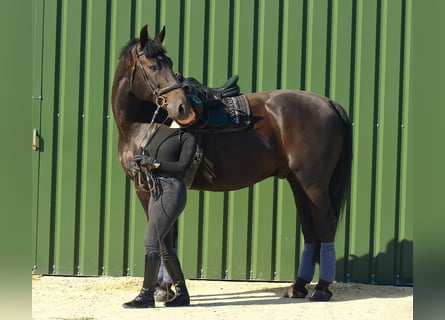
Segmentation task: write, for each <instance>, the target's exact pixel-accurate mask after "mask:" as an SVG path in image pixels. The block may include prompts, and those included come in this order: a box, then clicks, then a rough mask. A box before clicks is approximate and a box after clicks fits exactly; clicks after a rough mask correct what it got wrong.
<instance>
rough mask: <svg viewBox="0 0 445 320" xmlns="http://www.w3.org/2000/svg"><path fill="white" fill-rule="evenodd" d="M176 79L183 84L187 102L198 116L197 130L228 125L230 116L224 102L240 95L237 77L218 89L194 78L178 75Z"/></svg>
mask: <svg viewBox="0 0 445 320" xmlns="http://www.w3.org/2000/svg"><path fill="white" fill-rule="evenodd" d="M176 77H177V78H178V80H179V81H181V82H182V83H183V88H184V90H185V93H186V95H187V100H188V102H189V103H190V104H191V105H192V106H193V108H194V109H195V112H196V114H197V116H198V120H197V121H196V123H194V125H193V126H194V127H195V128H197V129H202V128H204V127H214V128H215V127H221V126H223V125H224V124H225V123H226V121H227V119H228V116H227V114H226V111H225V104H224V103H223V101H222V100H223V99H224V98H228V97H235V96H239V95H240V87H239V86H238V76H237V75H234V76H232V77H231V78H229V79H228V80H227V81H226V83H225V84H224V85H223V86H221V87H217V88H209V87H206V86H204V85H203V84H202V83H200V82H199V81H198V80H196V79H195V78H193V77H189V78H184V77H183V76H182V75H181V74H177V75H176Z"/></svg>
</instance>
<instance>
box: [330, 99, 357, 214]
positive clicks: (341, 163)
mask: <svg viewBox="0 0 445 320" xmlns="http://www.w3.org/2000/svg"><path fill="white" fill-rule="evenodd" d="M331 104H332V106H333V107H334V109H335V111H336V112H337V114H338V115H339V116H340V118H341V119H342V122H343V146H342V150H341V153H340V157H339V158H338V161H337V164H336V166H335V169H334V173H333V174H332V177H331V181H330V183H329V196H330V198H331V205H332V209H333V210H334V214H335V215H336V216H337V218H338V217H339V216H340V214H341V212H342V210H341V209H342V207H343V206H344V204H345V201H346V197H347V195H348V193H349V188H350V184H351V169H352V123H351V121H350V120H349V117H348V115H347V114H346V111H345V109H344V108H343V107H342V106H341V105H339V104H338V103H337V102H335V101H332V100H331Z"/></svg>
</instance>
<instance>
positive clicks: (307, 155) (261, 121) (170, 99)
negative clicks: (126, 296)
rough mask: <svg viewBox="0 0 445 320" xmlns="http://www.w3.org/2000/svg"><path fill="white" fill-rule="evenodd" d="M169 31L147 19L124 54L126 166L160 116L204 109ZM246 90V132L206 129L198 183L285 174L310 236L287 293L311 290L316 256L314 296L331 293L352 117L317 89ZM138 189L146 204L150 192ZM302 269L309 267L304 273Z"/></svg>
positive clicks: (229, 185) (199, 186)
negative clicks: (167, 42)
mask: <svg viewBox="0 0 445 320" xmlns="http://www.w3.org/2000/svg"><path fill="white" fill-rule="evenodd" d="M164 36H165V28H163V29H162V31H161V32H160V33H159V34H157V35H156V36H155V38H154V39H152V38H150V37H149V36H148V31H147V27H146V26H145V27H144V28H142V30H141V33H140V38H139V39H134V40H132V41H130V42H129V43H128V44H127V46H126V47H125V48H123V50H122V52H121V55H120V58H119V64H118V66H117V69H116V72H115V78H114V82H113V88H112V107H113V114H114V117H115V121H116V124H117V128H118V131H119V146H118V147H119V160H120V162H121V164H122V166H123V168H124V170H125V171H127V169H126V164H127V163H128V162H129V161H131V160H132V157H133V156H134V155H136V154H137V152H138V150H139V148H140V146H142V145H143V144H144V143H145V141H146V139H147V133H148V132H149V130H150V127H151V121H152V120H153V119H154V121H155V122H156V123H167V124H169V123H170V122H171V119H173V120H174V121H176V122H177V123H179V124H180V125H181V126H184V127H185V126H188V125H189V124H190V123H192V122H194V121H195V118H196V113H197V112H195V110H194V109H193V107H192V106H191V105H190V104H188V103H187V97H186V94H185V92H184V90H183V88H182V86H181V83H180V82H179V81H178V79H177V78H176V77H175V74H174V73H173V71H172V66H173V63H172V61H171V59H170V58H169V57H168V56H167V55H166V51H165V49H164V47H163V45H162V42H163V40H164ZM246 96H247V99H248V101H249V103H250V106H251V112H252V118H253V121H252V124H251V126H250V127H249V128H248V129H247V130H244V131H239V132H233V133H224V134H223V133H221V134H218V133H216V134H210V135H203V137H202V143H201V147H202V149H203V151H204V158H203V161H202V162H201V165H200V167H199V168H198V170H197V173H196V176H195V179H194V181H193V183H192V185H191V189H196V190H209V191H229V190H236V189H240V188H244V187H247V186H251V185H253V184H255V183H257V182H259V181H261V180H264V179H266V178H268V177H273V176H274V177H278V178H282V179H286V180H287V181H288V182H289V184H290V186H291V188H292V191H293V195H294V198H295V205H296V208H297V212H298V214H299V216H300V221H301V225H302V232H303V236H304V240H305V249H304V250H303V253H302V259H301V263H305V266H302V265H300V269H299V277H298V279H297V280H296V281H295V283H294V284H293V285H292V286H291V288H290V289H289V292H288V296H289V297H295V298H301V297H304V296H306V294H307V293H308V292H307V290H306V289H305V285H306V283H308V282H310V281H311V280H312V279H308V278H311V274H312V276H313V268H314V267H315V262H319V263H320V280H319V282H318V284H317V286H316V288H315V290H314V293H313V294H312V297H311V299H312V300H323V301H326V300H329V299H330V297H331V296H332V293H331V292H330V291H329V290H328V286H329V284H330V283H331V282H332V281H333V279H334V277H335V249H333V247H332V246H331V247H330V249H329V250H330V251H331V252H329V253H326V252H324V251H323V244H329V243H330V244H331V245H333V242H334V238H335V233H336V229H337V222H338V220H339V216H340V212H341V208H342V205H343V203H344V201H345V198H346V196H347V193H348V188H349V183H350V175H351V162H352V137H351V135H352V130H351V123H350V121H349V119H348V116H347V114H346V112H345V111H344V109H343V108H342V107H341V106H340V105H339V104H337V103H336V102H334V101H332V100H330V99H328V98H326V97H323V96H319V95H317V94H313V93H309V92H305V91H297V90H276V91H269V92H258V93H251V94H247V95H246ZM209 172H210V173H211V174H210V175H209ZM127 175H129V173H128V172H127ZM129 176H130V175H129ZM130 177H131V176H130ZM209 177H210V178H209ZM136 192H137V195H138V197H139V199H140V201H141V203H142V206H143V207H144V209H145V212H147V203H148V199H149V197H150V194H149V193H148V192H145V191H143V190H137V191H136ZM308 248H309V249H308ZM314 248H315V249H314ZM329 250H328V251H329ZM332 250H334V251H333V252H332ZM311 268H312V269H311ZM300 274H301V275H304V274H309V275H306V277H305V278H304V277H303V276H302V277H300ZM322 277H325V278H326V279H323V278H322Z"/></svg>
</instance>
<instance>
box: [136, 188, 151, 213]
mask: <svg viewBox="0 0 445 320" xmlns="http://www.w3.org/2000/svg"><path fill="white" fill-rule="evenodd" d="M136 194H137V196H138V198H139V201H140V202H141V204H142V207H143V208H144V212H145V216H146V218H147V220H148V203H149V201H150V193H149V192H147V191H144V190H140V189H136Z"/></svg>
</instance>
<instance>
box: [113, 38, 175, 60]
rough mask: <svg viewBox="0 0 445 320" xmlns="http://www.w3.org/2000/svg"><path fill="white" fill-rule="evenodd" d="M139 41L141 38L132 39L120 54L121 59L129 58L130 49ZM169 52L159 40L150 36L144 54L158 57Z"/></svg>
mask: <svg viewBox="0 0 445 320" xmlns="http://www.w3.org/2000/svg"><path fill="white" fill-rule="evenodd" d="M137 43H139V39H132V40H130V41H129V42H128V43H127V45H126V46H125V47H123V48H122V50H121V52H120V54H119V60H120V59H125V60H129V59H130V57H131V54H130V51H131V48H133V47H134V46H135V45H136V44H137ZM166 53H167V51H166V50H165V48H164V46H163V45H162V44H161V43H159V42H158V41H155V40H154V39H152V38H148V40H147V42H146V43H145V46H144V54H145V55H146V56H147V57H157V56H163V55H165V54H166Z"/></svg>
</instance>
